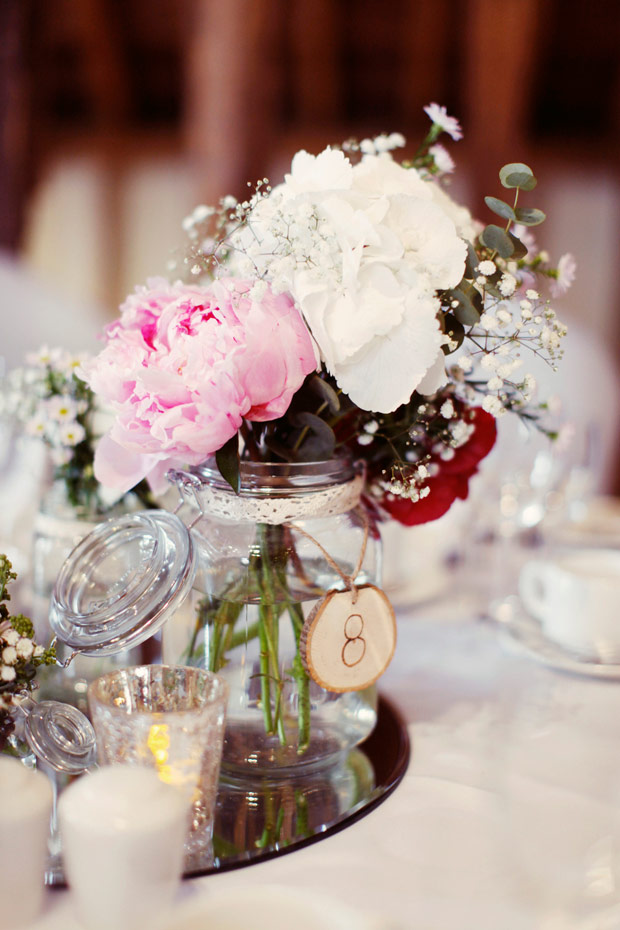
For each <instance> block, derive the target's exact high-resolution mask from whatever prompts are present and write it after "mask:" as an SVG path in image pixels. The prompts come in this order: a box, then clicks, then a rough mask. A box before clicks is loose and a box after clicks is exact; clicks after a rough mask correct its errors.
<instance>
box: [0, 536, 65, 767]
mask: <svg viewBox="0 0 620 930" xmlns="http://www.w3.org/2000/svg"><path fill="white" fill-rule="evenodd" d="M16 578H17V575H16V573H15V572H14V571H13V566H12V565H11V562H10V561H9V559H8V558H7V557H6V555H3V554H0V751H1V750H2V749H3V746H4V743H5V742H6V740H7V739H8V737H9V736H10V735H11V733H12V731H13V721H12V711H13V710H14V708H16V707H17V706H19V704H20V703H21V701H22V699H23V697H24V696H25V695H26V694H27V693H29V692H31V691H34V690H35V688H36V687H37V684H36V681H35V676H36V671H37V668H38V667H39V666H41V665H54V664H55V663H56V652H55V649H54V647H53V646H49V647H48V648H47V649H46V648H45V647H43V646H41V645H38V644H37V643H36V642H35V638H34V626H33V625H32V621H31V620H30V619H29V618H28V617H25V616H24V615H23V614H16V615H15V616H12V615H11V613H10V611H9V608H8V602H9V601H10V599H11V595H10V594H9V592H8V586H9V583H10V582H11V581H15V579H16Z"/></svg>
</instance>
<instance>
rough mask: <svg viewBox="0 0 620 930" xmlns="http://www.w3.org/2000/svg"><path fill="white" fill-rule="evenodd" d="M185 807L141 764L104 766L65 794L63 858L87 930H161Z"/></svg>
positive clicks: (174, 881) (179, 858) (174, 883)
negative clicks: (137, 929)
mask: <svg viewBox="0 0 620 930" xmlns="http://www.w3.org/2000/svg"><path fill="white" fill-rule="evenodd" d="M187 817H188V812H187V802H186V800H185V798H184V796H183V795H182V793H181V792H180V791H179V790H178V789H176V788H174V787H172V786H171V785H166V784H164V783H163V782H162V781H160V780H159V778H158V776H157V773H156V772H154V771H151V770H150V769H147V768H142V767H141V766H129V765H127V766H124V765H117V766H106V767H103V768H101V769H99V771H97V772H94V773H93V774H92V775H86V776H84V777H82V778H81V779H79V780H78V781H76V782H74V783H73V784H72V785H70V786H69V787H68V788H67V789H65V791H64V792H63V794H62V795H61V796H60V800H59V802H58V820H59V826H60V836H61V841H62V849H63V861H64V868H65V873H66V876H67V880H68V883H69V886H70V888H71V890H72V893H73V897H74V902H75V906H76V910H77V915H78V918H79V919H80V921H81V923H82V924H83V926H84V927H85V928H86V930H111V928H112V927H113V928H114V930H130V928H131V930H134V928H135V927H147V926H148V927H149V928H152V930H156V928H159V927H160V926H162V925H163V924H164V923H165V920H166V917H167V912H168V911H169V908H170V905H171V903H172V899H173V897H174V894H175V892H176V890H177V887H178V883H179V879H180V876H181V870H182V866H183V842H184V839H185V833H186V831H187Z"/></svg>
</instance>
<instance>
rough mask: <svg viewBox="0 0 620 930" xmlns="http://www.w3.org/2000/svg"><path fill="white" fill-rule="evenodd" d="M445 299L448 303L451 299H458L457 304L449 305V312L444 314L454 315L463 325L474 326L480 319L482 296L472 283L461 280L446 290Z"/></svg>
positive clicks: (450, 302)
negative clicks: (449, 289) (457, 284)
mask: <svg viewBox="0 0 620 930" xmlns="http://www.w3.org/2000/svg"><path fill="white" fill-rule="evenodd" d="M446 299H447V300H448V301H449V304H450V305H451V304H452V302H453V301H455V300H456V301H458V306H457V307H452V306H450V312H449V313H448V314H446V315H447V316H450V315H452V316H454V317H455V318H456V319H457V320H458V322H459V323H461V324H462V325H463V326H474V325H475V324H476V323H477V322H478V320H479V319H480V315H481V313H482V297H481V295H480V293H479V291H477V290H476V288H475V287H473V285H471V284H468V283H467V282H466V281H464V282H462V283H461V284H460V285H459V287H455V288H453V290H451V291H446Z"/></svg>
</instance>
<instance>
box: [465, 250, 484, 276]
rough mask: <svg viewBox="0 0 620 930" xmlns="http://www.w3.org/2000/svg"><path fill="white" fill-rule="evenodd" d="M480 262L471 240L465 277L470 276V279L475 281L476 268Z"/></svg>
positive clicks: (466, 260)
mask: <svg viewBox="0 0 620 930" xmlns="http://www.w3.org/2000/svg"><path fill="white" fill-rule="evenodd" d="M479 262H480V259H479V258H478V255H477V253H476V250H475V248H474V247H473V245H472V244H471V242H468V243H467V258H466V259H465V273H464V275H463V277H465V278H469V280H470V281H473V279H474V278H475V277H476V268H477V267H478V263H479Z"/></svg>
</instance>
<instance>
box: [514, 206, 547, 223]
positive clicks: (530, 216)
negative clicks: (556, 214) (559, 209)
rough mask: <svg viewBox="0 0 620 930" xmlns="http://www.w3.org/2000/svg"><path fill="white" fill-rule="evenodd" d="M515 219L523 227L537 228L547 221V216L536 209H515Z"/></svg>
mask: <svg viewBox="0 0 620 930" xmlns="http://www.w3.org/2000/svg"><path fill="white" fill-rule="evenodd" d="M515 217H516V220H517V222H518V223H522V224H523V225H524V226H539V225H540V224H541V223H542V222H544V221H545V220H546V219H547V214H546V213H543V211H542V210H537V209H536V207H517V209H516V210H515Z"/></svg>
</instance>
